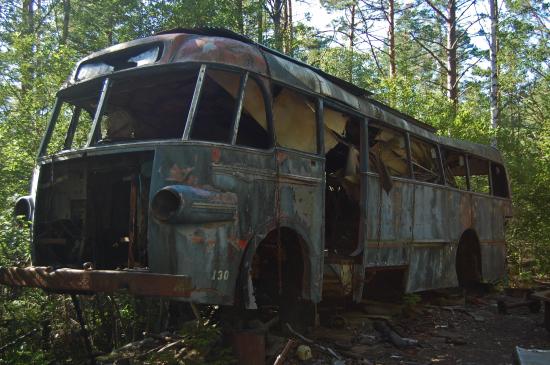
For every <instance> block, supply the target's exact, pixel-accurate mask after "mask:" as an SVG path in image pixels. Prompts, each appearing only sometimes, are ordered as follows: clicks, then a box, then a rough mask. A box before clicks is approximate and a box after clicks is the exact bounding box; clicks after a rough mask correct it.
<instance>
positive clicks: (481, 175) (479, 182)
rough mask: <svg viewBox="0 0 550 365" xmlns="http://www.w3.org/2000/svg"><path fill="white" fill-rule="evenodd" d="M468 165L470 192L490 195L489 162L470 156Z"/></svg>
mask: <svg viewBox="0 0 550 365" xmlns="http://www.w3.org/2000/svg"><path fill="white" fill-rule="evenodd" d="M468 165H469V168H470V190H471V191H474V192H476V193H484V194H490V193H491V188H490V183H489V161H487V160H484V159H481V158H477V157H473V156H470V157H468Z"/></svg>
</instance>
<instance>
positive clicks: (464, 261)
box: [455, 228, 483, 287]
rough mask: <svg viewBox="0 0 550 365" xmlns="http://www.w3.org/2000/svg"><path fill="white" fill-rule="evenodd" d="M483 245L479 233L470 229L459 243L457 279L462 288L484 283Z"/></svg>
mask: <svg viewBox="0 0 550 365" xmlns="http://www.w3.org/2000/svg"><path fill="white" fill-rule="evenodd" d="M481 260H482V257H481V244H480V242H479V236H478V234H477V232H476V231H475V230H474V229H472V228H468V229H467V230H465V231H464V232H463V233H462V235H461V236H460V239H459V241H458V246H457V250H456V261H455V265H456V277H457V281H458V285H459V286H460V287H467V286H470V285H473V284H478V283H481V282H482V279H483V271H482V261H481Z"/></svg>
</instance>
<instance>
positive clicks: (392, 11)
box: [388, 0, 397, 78]
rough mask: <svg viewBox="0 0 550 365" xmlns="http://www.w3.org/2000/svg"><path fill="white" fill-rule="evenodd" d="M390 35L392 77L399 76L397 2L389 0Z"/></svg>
mask: <svg viewBox="0 0 550 365" xmlns="http://www.w3.org/2000/svg"><path fill="white" fill-rule="evenodd" d="M389 5H390V6H389V16H388V20H389V21H388V35H389V38H390V77H392V78H393V77H395V76H396V75H397V67H396V62H395V1H394V0H389Z"/></svg>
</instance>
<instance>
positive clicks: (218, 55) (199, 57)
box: [171, 35, 268, 76]
mask: <svg viewBox="0 0 550 365" xmlns="http://www.w3.org/2000/svg"><path fill="white" fill-rule="evenodd" d="M171 62H212V63H217V64H222V65H228V66H234V67H238V68H241V69H245V70H247V71H251V72H254V73H258V74H261V75H264V76H266V75H267V74H268V72H267V65H266V62H265V60H264V58H263V56H262V53H261V52H260V51H259V49H258V48H257V47H255V46H253V45H250V44H246V43H243V42H240V41H237V40H234V39H228V38H223V37H207V36H198V35H191V36H188V37H187V38H185V39H184V40H183V41H181V42H180V43H179V44H178V45H177V48H176V47H175V49H174V56H173V58H172V60H171Z"/></svg>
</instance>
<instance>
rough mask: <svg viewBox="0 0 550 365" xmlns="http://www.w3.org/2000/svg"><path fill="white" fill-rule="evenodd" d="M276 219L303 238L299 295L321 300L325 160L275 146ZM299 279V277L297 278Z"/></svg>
mask: <svg viewBox="0 0 550 365" xmlns="http://www.w3.org/2000/svg"><path fill="white" fill-rule="evenodd" d="M276 153H277V163H278V165H279V166H278V184H279V202H276V204H279V206H280V213H279V219H280V223H281V226H286V227H288V228H291V229H293V230H295V231H296V232H297V233H298V234H299V235H300V237H301V238H302V239H303V240H304V241H305V245H306V247H305V252H303V254H304V255H305V259H306V261H307V262H306V263H305V266H304V275H305V277H304V278H303V282H302V283H303V285H302V296H303V298H305V299H309V300H312V301H313V302H315V303H318V302H319V301H321V293H322V282H323V250H324V242H325V240H324V239H325V235H324V219H323V218H324V195H325V184H324V180H323V177H324V173H325V165H324V160H323V159H322V158H320V157H317V156H309V155H305V154H301V153H297V152H293V151H290V150H278V151H277V152H276ZM296 279H297V280H299V278H296Z"/></svg>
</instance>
